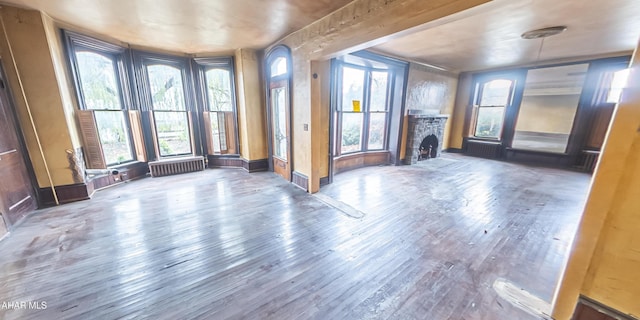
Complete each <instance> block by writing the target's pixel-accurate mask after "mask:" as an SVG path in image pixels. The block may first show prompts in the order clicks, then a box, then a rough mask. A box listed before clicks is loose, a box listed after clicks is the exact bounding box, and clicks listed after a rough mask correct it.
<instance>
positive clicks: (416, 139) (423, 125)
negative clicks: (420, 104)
mask: <svg viewBox="0 0 640 320" xmlns="http://www.w3.org/2000/svg"><path fill="white" fill-rule="evenodd" d="M447 119H449V115H446V114H419V113H418V114H412V113H411V112H410V113H409V126H408V128H407V145H406V153H405V158H404V164H416V163H418V158H419V156H420V143H422V140H423V139H424V138H426V137H427V136H429V135H432V134H433V135H435V136H436V137H437V138H438V150H437V155H436V156H440V151H441V150H442V144H443V141H444V139H443V138H444V126H445V125H446V123H447Z"/></svg>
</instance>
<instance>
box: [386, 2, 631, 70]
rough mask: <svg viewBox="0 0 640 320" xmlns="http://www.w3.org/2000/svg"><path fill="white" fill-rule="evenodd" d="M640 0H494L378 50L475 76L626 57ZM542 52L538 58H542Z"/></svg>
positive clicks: (404, 36) (391, 42) (396, 40)
mask: <svg viewBox="0 0 640 320" xmlns="http://www.w3.org/2000/svg"><path fill="white" fill-rule="evenodd" d="M639 17H640V1H637V0H594V1H582V0H567V1H557V0H509V1H504V0H494V1H493V2H492V3H488V4H485V5H483V6H482V7H481V8H479V9H478V10H475V11H474V12H473V13H472V14H466V15H464V16H462V17H461V18H459V19H451V18H450V19H448V21H447V23H441V24H438V25H437V26H434V27H431V28H428V29H427V28H422V29H421V30H420V31H417V32H410V33H408V34H407V33H405V34H403V35H401V36H400V37H395V38H393V39H392V40H390V41H387V42H386V43H382V44H380V45H378V46H376V47H374V49H375V50H377V51H379V52H383V53H388V54H392V55H395V56H400V57H405V58H408V59H412V60H415V61H418V62H423V63H427V64H432V65H435V66H439V67H442V68H444V69H448V70H451V71H474V70H482V69H490V68H498V67H505V66H514V65H524V64H530V63H535V62H539V61H545V60H558V59H565V58H569V57H582V56H584V57H588V56H597V55H603V54H618V53H624V54H628V53H631V51H632V50H633V49H634V48H635V45H636V44H637V41H638V36H639V35H640V18H639ZM555 25H565V26H567V27H568V30H567V31H566V32H564V33H562V34H560V35H557V36H554V37H550V38H546V39H545V40H544V45H543V46H542V50H540V48H541V43H542V40H541V39H536V40H524V39H521V38H520V35H521V34H522V33H524V32H525V31H528V30H532V29H538V28H544V27H550V26H555ZM538 52H540V53H539V55H538Z"/></svg>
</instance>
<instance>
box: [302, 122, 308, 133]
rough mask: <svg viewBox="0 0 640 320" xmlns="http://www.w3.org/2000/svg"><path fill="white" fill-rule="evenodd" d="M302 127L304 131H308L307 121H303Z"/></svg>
mask: <svg viewBox="0 0 640 320" xmlns="http://www.w3.org/2000/svg"><path fill="white" fill-rule="evenodd" d="M302 129H303V130H304V131H309V124H308V123H304V124H303V125H302Z"/></svg>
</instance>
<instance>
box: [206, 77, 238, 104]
mask: <svg viewBox="0 0 640 320" xmlns="http://www.w3.org/2000/svg"><path fill="white" fill-rule="evenodd" d="M205 79H206V82H207V97H208V99H209V111H233V109H232V106H231V72H229V70H225V69H211V70H209V71H207V72H206V73H205Z"/></svg>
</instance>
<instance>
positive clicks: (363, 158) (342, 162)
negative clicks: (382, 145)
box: [333, 151, 389, 174]
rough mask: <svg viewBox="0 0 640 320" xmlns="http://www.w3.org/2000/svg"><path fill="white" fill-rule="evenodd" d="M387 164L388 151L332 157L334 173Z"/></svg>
mask: <svg viewBox="0 0 640 320" xmlns="http://www.w3.org/2000/svg"><path fill="white" fill-rule="evenodd" d="M385 164H389V151H372V152H359V153H353V154H347V155H343V156H340V157H337V158H334V159H333V170H334V173H335V174H338V173H340V172H345V171H348V170H353V169H358V168H362V167H367V166H377V165H385Z"/></svg>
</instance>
